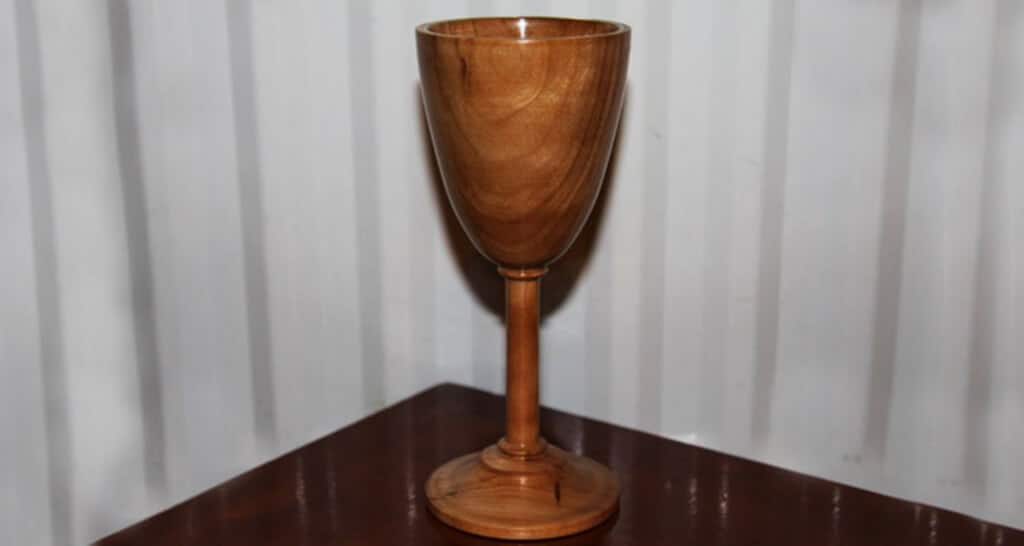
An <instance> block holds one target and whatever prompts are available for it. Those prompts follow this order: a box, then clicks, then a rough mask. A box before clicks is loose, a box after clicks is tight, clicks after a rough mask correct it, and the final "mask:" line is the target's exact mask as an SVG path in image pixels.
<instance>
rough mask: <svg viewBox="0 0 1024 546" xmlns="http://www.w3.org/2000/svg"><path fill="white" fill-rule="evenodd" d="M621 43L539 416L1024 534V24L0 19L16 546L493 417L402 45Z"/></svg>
mask: <svg viewBox="0 0 1024 546" xmlns="http://www.w3.org/2000/svg"><path fill="white" fill-rule="evenodd" d="M519 13H530V14H557V15H567V16H576V17H601V18H609V19H617V20H622V21H624V22H627V23H629V24H630V25H631V26H632V27H633V33H634V34H633V54H632V63H631V70H630V77H629V87H628V98H627V106H626V111H625V114H624V118H623V124H622V127H621V136H620V139H619V144H618V149H617V153H616V156H615V161H614V165H613V167H612V175H611V178H610V179H609V181H608V184H607V186H606V187H607V192H606V195H605V198H604V199H603V201H602V204H601V205H600V207H599V209H598V211H597V212H596V214H595V217H596V218H595V222H594V224H593V226H592V227H591V228H588V230H587V232H586V233H585V234H584V236H583V238H582V239H581V241H580V242H579V244H577V246H576V247H575V249H574V250H573V251H572V252H571V253H570V255H569V256H567V258H566V259H565V260H564V261H563V262H561V263H559V264H557V265H556V267H555V268H554V270H553V272H552V274H551V276H550V278H549V279H548V280H547V282H546V284H545V298H546V299H545V309H546V315H545V320H544V326H543V349H542V350H543V387H542V392H543V401H544V403H546V404H549V405H551V406H554V407H558V408H562V409H566V410H569V411H573V412H578V413H582V414H585V415H589V416H593V417H596V418H599V419H605V420H609V421H612V422H614V423H619V424H623V425H627V426H631V427H638V428H641V429H645V430H649V431H652V432H655V433H659V434H663V435H665V436H669V437H673V438H679V439H684V440H686V441H690V442H694V443H698V444H701V445H706V446H710V447H713V448H716V449H721V450H724V451H728V452H731V453H738V454H741V455H744V456H746V457H751V458H754V459H758V460H763V461H767V462H770V463H773V464H777V465H781V466H784V467H787V468H793V469H796V470H800V471H803V472H808V473H812V474H815V475H820V476H825V477H828V478H831V479H835V480H839V481H842V482H845V483H852V484H856V485H859V486H863V487H867V488H869V489H873V490H877V491H882V492H885V493H888V494H892V495H896V496H900V497H906V498H912V499H915V500H920V501H924V502H928V503H933V504H938V505H940V506H943V507H948V508H952V509H956V510H962V511H965V512H968V513H970V514H973V515H976V516H979V517H983V518H987V519H993V520H996V521H999V522H1002V523H1006V524H1010V525H1014V526H1018V527H1024V493H1022V492H1024V473H1021V472H1020V461H1021V460H1024V439H1022V437H1021V434H1020V431H1021V423H1022V422H1024V341H1022V340H1024V250H1022V249H1024V183H1022V180H1024V154H1022V153H1021V150H1022V149H1024V4H1021V3H1020V2H1017V1H1016V0H946V1H931V0H903V1H896V0H893V1H886V2H860V1H854V0H827V1H817V0H814V1H811V0H775V1H772V2H769V1H759V2H745V1H741V0H720V1H716V0H685V1H677V2H668V1H664V2H655V1H649V2H634V1H626V0H619V1H613V0H593V1H586V0H574V1H559V2H555V1H543V0H541V1H530V0H524V1H522V2H519V1H504V0H498V1H491V2H485V1H479V0H464V1H454V0H452V1H448V0H444V1H434V2H420V1H413V0H406V1H398V0H387V1H384V0H378V1H374V2H370V1H352V2H348V3H346V2H339V1H336V0H322V1H319V0H318V1H312V0H310V1H302V2H285V1H283V0H262V1H254V2H246V1H229V2H211V1H208V0H182V1H174V2H171V1H160V0H109V1H107V2H64V1H61V0H38V1H36V0H0V116H2V120H0V169H2V174H0V400H2V411H0V442H2V443H0V543H3V544H19V545H20V544H25V545H27V544H58V545H63V544H69V543H83V542H88V541H90V540H92V539H95V538H98V537H100V536H102V535H105V534H107V533H110V532H112V531H115V530H117V529H119V528H121V527H123V526H125V525H127V524H129V523H131V522H133V521H135V520H137V519H139V518H141V517H143V516H146V515H148V514H150V513H153V512H154V511H156V510H158V509H161V508H163V507H166V506H168V505H169V504H171V503H173V502H177V501H179V500H181V499H184V498H186V497H188V496H190V495H192V494H195V493H196V492H198V491H200V490H202V489H204V488H207V487H209V486H211V485H213V484H215V483H217V482H219V481H221V480H224V479H225V478H228V477H229V476H232V475H234V474H236V473H238V472H241V471H243V470H245V469H247V468H250V467H252V466H254V465H255V464H257V463H259V462H261V461H264V460H267V459H268V458H270V457H272V456H274V455H275V454H278V453H281V452H283V451H285V450H288V449H291V448H293V447H295V446H297V445H299V444H301V443H304V442H306V441H308V440H310V439H312V438H315V437H317V436H319V435H322V434H325V433H327V432H329V431H331V430H334V429H336V428H338V427H340V426H343V425H345V424H346V423H349V422H351V421H352V420H354V419H356V418H358V417H360V416H363V415H365V414H367V413H370V412H373V411H375V410H377V409H379V408H381V407H382V406H384V405H386V404H390V403H392V402H395V401H397V400H399V399H401V398H404V397H406V396H408V395H410V394H412V393H414V392H416V391H418V390H420V389H423V388H425V387H428V386H430V385H432V384H434V383H436V382H440V381H456V382H460V383H465V384H471V385H476V386H479V387H482V388H485V389H489V390H493V391H501V390H502V388H503V385H502V382H503V379H502V378H503V373H502V366H503V362H502V360H503V345H502V344H503V340H504V337H503V332H502V325H501V318H500V315H501V305H502V302H501V297H502V292H501V285H500V282H499V279H498V277H497V276H496V275H494V274H493V269H492V268H491V266H489V265H488V264H487V263H485V262H483V261H482V259H481V258H479V257H477V256H476V255H475V254H474V253H473V251H472V250H471V249H470V248H469V247H468V245H467V243H466V242H465V241H464V240H463V239H462V238H461V234H460V233H459V231H458V227H457V225H456V224H454V223H453V221H452V218H451V216H450V215H449V214H448V212H447V209H446V204H445V202H444V200H443V199H442V197H441V196H440V195H439V194H438V187H437V181H436V178H435V174H434V170H433V167H432V159H431V157H430V155H429V154H430V152H429V145H428V144H427V140H426V137H425V133H424V128H423V121H422V117H421V116H422V115H421V112H420V109H419V102H418V100H419V99H418V95H417V93H418V91H417V87H416V81H417V71H416V66H415V52H414V42H413V32H412V29H413V26H414V25H415V24H416V23H418V22H422V21H425V20H430V19H438V18H448V17H458V16H469V15H489V14H519Z"/></svg>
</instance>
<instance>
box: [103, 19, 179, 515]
mask: <svg viewBox="0 0 1024 546" xmlns="http://www.w3.org/2000/svg"><path fill="white" fill-rule="evenodd" d="M107 16H108V21H107V24H108V27H109V30H110V61H111V79H112V85H113V92H112V93H111V99H112V101H113V109H114V117H115V124H116V137H117V159H118V167H119V175H120V176H119V178H120V182H121V195H122V197H123V199H122V207H123V211H124V212H123V214H124V223H125V235H126V238H127V252H128V267H129V270H130V271H129V275H130V277H131V306H132V319H133V320H132V333H133V336H134V339H135V359H136V367H137V369H138V381H139V407H140V408H141V415H140V425H141V429H142V436H143V449H144V454H143V468H144V472H145V475H146V488H147V489H148V490H149V491H150V492H151V494H153V495H155V496H157V497H161V496H162V495H164V494H166V492H167V461H166V451H167V440H166V433H165V431H164V403H163V390H162V389H161V387H160V384H161V379H160V374H161V370H162V362H161V360H160V353H159V351H158V346H159V342H158V339H157V336H158V335H159V332H158V329H157V325H156V314H155V312H156V310H155V308H154V307H155V302H154V299H153V264H152V262H151V260H150V236H149V221H148V218H147V214H146V211H147V199H146V185H145V181H144V174H143V169H142V151H141V149H140V146H141V140H140V135H139V121H138V101H137V100H136V78H135V38H134V37H133V35H132V32H133V29H132V18H131V4H130V3H129V2H127V1H114V2H110V3H109V4H108V5H107Z"/></svg>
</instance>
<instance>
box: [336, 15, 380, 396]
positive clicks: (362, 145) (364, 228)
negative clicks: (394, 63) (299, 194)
mask: <svg viewBox="0 0 1024 546" xmlns="http://www.w3.org/2000/svg"><path fill="white" fill-rule="evenodd" d="M369 9H370V7H369V4H365V3H363V2H352V3H350V4H349V11H348V13H347V14H346V16H347V19H348V21H347V25H348V28H347V34H348V39H349V41H348V52H349V58H348V62H349V70H350V75H351V76H350V79H349V81H351V82H359V83H358V84H355V85H352V87H351V91H350V97H351V102H352V106H351V112H352V125H351V128H352V167H353V171H354V177H355V188H356V194H355V217H354V219H355V222H356V226H355V230H356V233H358V234H359V254H358V256H357V263H358V264H359V309H360V312H361V315H362V316H361V319H362V321H361V323H360V331H361V335H362V338H361V345H362V348H363V352H362V368H363V375H362V377H363V404H364V407H365V408H366V410H369V411H372V410H375V409H377V408H380V407H381V406H382V405H383V404H384V400H385V396H386V391H385V386H384V385H383V383H382V382H383V378H384V376H385V374H384V371H383V370H381V369H380V368H381V367H382V366H386V365H387V363H386V362H384V361H383V357H384V354H385V353H384V346H383V339H382V333H381V328H382V325H381V323H380V321H381V319H382V315H381V289H382V288H381V279H380V261H381V257H380V253H381V250H380V245H381V241H380V228H379V226H378V221H379V220H378V218H377V214H378V213H377V210H378V209H377V196H378V189H377V185H376V183H375V182H376V180H377V164H376V151H375V150H374V146H375V144H376V142H377V126H376V120H375V118H374V107H373V96H374V95H373V85H372V84H373V82H374V67H373V65H372V63H370V62H369V61H370V59H372V58H373V57H372V55H369V54H368V53H370V52H372V51H373V47H374V38H373V33H372V30H373V24H372V21H371V19H370V13H369Z"/></svg>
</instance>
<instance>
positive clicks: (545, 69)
mask: <svg viewBox="0 0 1024 546" xmlns="http://www.w3.org/2000/svg"><path fill="white" fill-rule="evenodd" d="M629 33H630V31H629V27H627V26H626V25H623V24H619V23H611V22H604V21H582V20H574V19H554V18H543V17H525V18H514V17H506V18H485V19H462V20H453V21H442V22H436V23H427V24H424V25H421V26H419V27H418V28H417V29H416V45H417V49H418V52H419V65H420V80H421V86H422V90H423V102H424V106H425V110H426V114H427V122H428V125H429V127H430V134H431V138H432V139H433V143H434V151H435V153H436V155H437V162H438V165H439V167H440V171H441V176H442V178H443V179H444V187H445V190H446V192H447V193H448V198H449V200H450V201H451V205H452V208H453V209H454V210H455V215H456V216H457V217H458V219H459V222H460V223H461V224H462V227H463V229H464V230H465V232H466V235H468V236H469V239H470V240H471V241H472V242H473V245H474V246H475V247H476V249H477V250H478V251H480V253H481V254H483V255H484V256H486V257H487V258H488V259H490V260H491V261H493V262H495V263H496V264H497V265H498V271H499V273H500V274H501V275H502V276H504V277H505V287H506V292H505V293H506V302H507V303H506V332H507V338H506V351H507V353H506V354H507V357H506V358H507V363H506V373H507V377H506V380H507V381H506V417H505V437H504V438H502V439H501V440H499V441H498V443H497V444H496V445H493V446H490V447H488V448H486V449H484V450H483V451H481V452H478V453H472V454H469V455H465V456H463V457H460V458H457V459H455V460H453V461H449V462H448V463H446V464H444V465H442V466H441V467H440V468H438V469H437V470H435V471H434V473H433V474H432V475H431V476H430V478H429V479H428V480H427V484H426V492H427V499H428V502H429V506H430V509H431V511H432V512H433V513H434V514H435V515H436V516H437V517H438V518H440V519H441V520H442V521H444V522H445V523H448V524H450V525H452V526H454V527H456V528H459V529H462V530H464V531H468V532H471V533H475V534H478V535H484V536H489V537H496V538H507V539H541V538H552V537H557V536H563V535H569V534H573V533H577V532H580V531H583V530H585V529H588V528H591V527H593V526H595V525H597V524H599V523H600V522H601V521H603V520H604V519H606V518H607V517H608V516H610V515H611V514H612V513H613V512H614V511H615V509H616V507H617V506H618V498H619V485H618V481H617V480H616V478H615V476H614V475H613V474H612V473H611V471H610V470H609V469H608V468H606V467H604V466H603V465H600V464H598V463H596V462H594V461H593V460H591V459H588V458H586V457H582V456H579V455H576V454H573V453H568V452H566V451H563V450H561V449H558V448H557V447H554V446H551V445H548V444H547V443H546V442H545V441H544V439H543V438H541V437H540V423H539V406H538V380H537V376H538V370H537V366H538V362H537V361H538V322H539V311H538V304H539V298H540V279H541V277H542V276H543V275H544V273H546V272H547V267H548V265H549V264H551V263H552V262H553V261H555V260H556V259H558V258H559V257H560V256H561V255H562V254H564V253H565V251H566V250H568V248H569V246H570V245H571V244H572V242H573V240H574V239H575V238H576V236H577V235H579V232H580V230H581V229H582V227H583V225H584V223H585V222H586V220H587V217H588V216H589V215H590V211H591V209H592V208H593V206H594V201H595V200H596V198H597V195H598V192H599V191H600V189H601V182H602V180H603V178H604V174H605V169H606V167H607V165H608V157H609V155H610V153H611V149H612V142H613V140H614V137H615V131H616V129H617V127H618V122H619V114H620V113H621V110H622V100H623V89H624V86H625V80H626V69H627V65H628V60H629Z"/></svg>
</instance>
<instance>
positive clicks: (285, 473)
mask: <svg viewBox="0 0 1024 546" xmlns="http://www.w3.org/2000/svg"><path fill="white" fill-rule="evenodd" d="M502 402H503V399H502V398H501V397H497V396H493V395H490V394H486V393H483V392H480V391H477V390H473V389H469V388H465V387H460V386H455V385H440V386H438V387H435V388H433V389H430V390H428V391H425V392H423V393H420V394H419V395H417V396H414V397H413V398H410V399H408V400H405V401H404V402H401V403H399V404H397V405H395V406H392V407H390V408H388V409H385V410H383V411H381V412H379V413H376V414H374V415H372V416H370V417H367V418H366V419H363V420H362V421H359V422H357V423H355V424H353V425H351V426H349V427H346V428H343V429H341V430H339V431H337V432H335V433H333V434H331V435H329V436H327V437H325V438H322V439H320V440H317V441H315V442H313V443H311V444H309V445H306V446H304V447H302V448H300V449H298V450H296V451H293V452H291V453H288V454H286V455H283V456H282V457H280V458H278V459H275V460H273V461H271V462H269V463H267V464H265V465H263V466H260V467H258V468H256V469H254V470H252V471H250V472H248V473H246V474H243V475H241V476H239V477H237V478H234V479H232V480H230V481H228V482H225V483H224V484H222V485H219V486H217V487H215V488H213V489H211V490H209V491H207V492H205V493H203V494H201V495H199V496H197V497H194V498H192V499H190V500H188V501H186V502H184V503H182V504H180V505H178V506H175V507H173V508H171V509H169V510H167V511H165V512H163V513H160V514H158V515H156V516H153V517H152V518H150V519H148V520H145V521H143V522H141V523H139V524H137V525H135V526H133V527H130V528H128V529H125V530H123V531H121V532H119V533H117V534H115V535H112V536H110V537H107V538H106V539H104V540H102V541H100V542H99V543H98V544H100V545H103V546H114V545H122V544H145V545H154V546H156V545H172V544H173V545H185V544H204V545H205V544H216V545H236V544H237V545H240V544H246V545H258V544H281V545H284V544H288V545H321V544H324V545H326V544H332V545H340V544H360V545H375V544H396V545H397V544H402V545H418V544H511V543H510V542H503V541H491V540H486V539H481V538H476V537H473V536H471V535H467V534H463V533H461V532H459V531H455V530H453V529H450V528H448V527H447V526H445V525H444V524H442V523H440V522H439V521H437V520H436V519H434V517H433V516H431V515H430V513H429V512H427V510H426V504H425V502H424V500H425V499H424V498H423V483H424V481H425V480H426V478H427V475H428V474H429V473H430V471H431V470H433V469H434V468H435V467H437V466H438V465H439V464H441V463H443V462H445V461H447V460H449V459H451V458H452V457H455V456H456V455H461V454H463V453H467V452H470V451H473V450H477V449H480V448H481V447H483V446H485V445H487V444H489V443H491V442H493V441H494V440H495V439H497V438H498V437H499V436H500V435H501V433H502V425H503V420H502V417H503V411H504V407H503V403H502ZM541 423H542V425H541V426H542V431H543V433H544V435H545V437H547V438H548V440H550V441H552V442H554V443H555V444H557V445H559V446H561V447H563V448H565V449H568V450H572V451H577V452H579V451H582V452H583V453H585V454H587V455H589V456H590V457H593V458H594V459H596V460H598V461H600V462H602V463H605V464H607V465H609V466H610V467H611V468H612V469H613V470H614V471H615V472H616V473H617V474H618V476H619V478H620V479H621V480H622V486H623V488H622V489H623V493H622V499H621V507H620V509H619V512H618V514H616V515H615V516H613V518H612V519H611V520H610V521H608V522H606V523H605V524H603V525H602V526H600V527H598V528H597V529H594V530H593V531H588V532H587V533H584V534H582V535H576V536H574V537H569V538H567V539H561V540H558V541H553V542H552V543H554V544H608V545H611V544H637V545H655V544H694V545H703V546H711V545H727V544H728V545H755V544H756V545H764V546H768V545H780V546H781V545H787V546H810V545H815V546H824V545H844V546H868V545H871V546H882V545H887V546H897V545H918V544H920V545H949V546H971V545H993V546H995V545H1000V546H1015V545H1021V546H1024V532H1021V531H1020V530H1013V529H1009V528H1006V527H1001V526H998V525H994V524H990V523H985V522H982V521H979V520H976V519H973V518H970V517H967V516H963V515H960V514H955V513H952V512H948V511H945V510H939V509H937V508H932V507H930V506H926V505H921V504H916V503H912V502H905V501H900V500H896V499H893V498H890V497H885V496H881V495H877V494H874V493H869V492H867V491H864V490H861V489H856V488H852V487H846V486H842V485H838V484H836V483H832V482H829V481H825V480H821V479H817V478H811V477H808V476H804V475H801V474H797V473H794V472H789V471H785V470H780V469H778V468H774V467H771V466H767V465H764V464H760V463H755V462H751V461H748V460H744V459H740V458H737V457H731V456H728V455H723V454H720V453H716V452H714V451H709V450H706V449H701V448H697V447H693V446H689V445H685V444H681V443H677V442H672V441H669V440H665V439H663V438H658V437H656V436H652V435H649V434H644V433H641V432H636V431H632V430H628V429H624V428H620V427H615V426H611V425H607V424H603V423H599V422H596V421H591V420H588V419H583V418H580V417H576V416H573V415H569V414H566V413H561V412H557V411H551V410H544V411H543V413H542V416H541ZM532 544H541V543H537V542H534V543H532Z"/></svg>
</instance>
